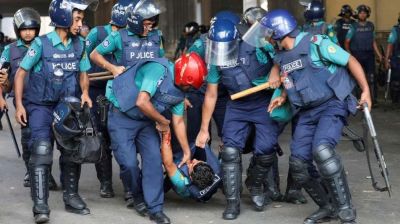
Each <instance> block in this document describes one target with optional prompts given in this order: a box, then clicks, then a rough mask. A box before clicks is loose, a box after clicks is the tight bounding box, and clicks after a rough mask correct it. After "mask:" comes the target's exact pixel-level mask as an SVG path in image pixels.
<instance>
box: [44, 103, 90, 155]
mask: <svg viewBox="0 0 400 224" xmlns="http://www.w3.org/2000/svg"><path fill="white" fill-rule="evenodd" d="M53 117H54V120H53V124H52V127H53V133H54V137H55V139H56V141H57V143H59V144H60V145H61V146H62V147H63V148H65V149H71V150H72V149H73V148H74V147H75V145H76V144H77V142H75V141H74V138H76V137H79V136H81V135H82V134H86V130H87V128H88V126H89V125H88V123H90V110H89V108H88V107H87V106H85V107H83V108H82V107H81V101H80V100H79V99H78V98H76V97H71V96H70V97H65V98H64V99H62V100H61V101H60V103H59V104H58V105H57V106H56V108H55V109H54V112H53ZM92 131H93V130H92Z"/></svg>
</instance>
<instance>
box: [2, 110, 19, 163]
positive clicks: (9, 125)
mask: <svg viewBox="0 0 400 224" xmlns="http://www.w3.org/2000/svg"><path fill="white" fill-rule="evenodd" d="M4 112H5V114H6V118H7V123H8V127H9V128H10V131H11V135H12V139H13V142H14V146H15V150H16V151H17V154H18V157H21V152H20V151H19V146H18V142H17V139H16V138H15V133H14V129H13V127H12V124H11V120H10V116H9V115H8V109H5V110H4Z"/></svg>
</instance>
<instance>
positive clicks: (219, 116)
mask: <svg viewBox="0 0 400 224" xmlns="http://www.w3.org/2000/svg"><path fill="white" fill-rule="evenodd" d="M187 98H188V100H189V101H190V103H191V104H192V105H193V107H192V108H188V109H187V120H188V121H189V122H187V127H186V128H187V136H188V141H189V143H193V142H195V141H196V137H197V134H198V133H199V131H200V127H201V119H202V116H201V114H202V107H203V102H204V94H203V93H201V92H200V91H196V92H189V93H188V94H187ZM227 101H228V99H227V98H226V97H222V98H220V97H219V98H218V100H217V103H216V105H215V109H214V113H213V115H212V116H213V119H214V121H215V124H216V125H217V131H218V136H219V137H222V126H223V124H224V117H225V110H226V102H227Z"/></svg>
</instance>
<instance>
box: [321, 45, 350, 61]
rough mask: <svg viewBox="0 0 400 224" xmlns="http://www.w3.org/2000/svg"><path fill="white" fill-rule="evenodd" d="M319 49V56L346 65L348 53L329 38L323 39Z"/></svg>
mask: <svg viewBox="0 0 400 224" xmlns="http://www.w3.org/2000/svg"><path fill="white" fill-rule="evenodd" d="M320 49H321V56H322V57H323V59H325V60H327V61H330V62H332V63H334V64H336V65H340V66H346V65H347V63H348V62H349V58H350V54H349V53H348V52H347V51H345V50H344V49H343V48H341V47H340V46H338V45H337V44H335V43H334V42H332V41H331V40H330V39H323V40H322V41H321V44H320Z"/></svg>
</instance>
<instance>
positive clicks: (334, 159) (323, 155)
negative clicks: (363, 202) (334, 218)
mask: <svg viewBox="0 0 400 224" xmlns="http://www.w3.org/2000/svg"><path fill="white" fill-rule="evenodd" d="M313 154H314V158H315V162H316V164H317V166H318V169H319V171H320V172H321V176H322V178H323V179H324V181H325V182H326V183H327V184H326V186H327V188H328V190H329V193H330V194H331V195H332V199H333V203H334V204H335V207H336V208H337V212H338V217H339V219H340V221H341V223H346V224H350V223H356V210H355V209H354V208H353V205H352V203H351V194H350V189H349V185H348V183H347V179H346V174H345V173H344V168H343V164H342V161H341V158H340V157H339V156H338V155H336V152H335V150H334V149H333V148H332V147H330V146H329V145H320V146H318V147H317V148H316V150H314V152H313Z"/></svg>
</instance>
